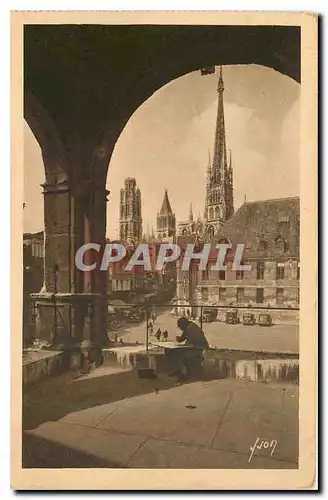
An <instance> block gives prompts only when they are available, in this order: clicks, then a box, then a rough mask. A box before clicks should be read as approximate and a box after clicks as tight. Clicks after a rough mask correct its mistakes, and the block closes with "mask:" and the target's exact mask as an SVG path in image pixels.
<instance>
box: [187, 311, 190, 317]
mask: <svg viewBox="0 0 328 500" xmlns="http://www.w3.org/2000/svg"><path fill="white" fill-rule="evenodd" d="M187 316H188V319H189V318H190V309H187Z"/></svg>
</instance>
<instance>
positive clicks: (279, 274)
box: [276, 263, 285, 280]
mask: <svg viewBox="0 0 328 500" xmlns="http://www.w3.org/2000/svg"><path fill="white" fill-rule="evenodd" d="M284 278H285V264H283V263H278V264H277V267H276V279H277V280H283V279H284Z"/></svg>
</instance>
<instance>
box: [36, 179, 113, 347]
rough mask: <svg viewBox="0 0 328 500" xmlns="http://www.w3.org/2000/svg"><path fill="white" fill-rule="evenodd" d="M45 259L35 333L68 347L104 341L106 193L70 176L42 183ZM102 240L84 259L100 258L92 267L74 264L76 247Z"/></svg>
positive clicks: (86, 261) (52, 342) (91, 260)
mask: <svg viewBox="0 0 328 500" xmlns="http://www.w3.org/2000/svg"><path fill="white" fill-rule="evenodd" d="M43 187H44V206H45V260H44V285H43V288H42V290H41V292H40V293H39V294H33V296H32V297H33V299H34V300H35V302H36V306H37V318H36V326H37V328H36V330H37V331H36V337H37V338H39V339H41V340H45V341H48V342H49V343H50V344H52V345H56V346H58V347H61V348H65V347H66V346H67V345H69V344H78V343H80V342H81V341H82V340H90V341H91V342H94V343H98V344H99V343H103V342H104V341H105V325H106V316H105V313H104V308H105V305H106V302H107V296H106V284H107V276H108V272H107V271H100V264H101V260H102V254H103V251H102V250H103V248H104V245H105V230H106V194H108V192H106V191H105V189H103V190H102V192H101V193H99V192H98V191H97V190H93V189H92V188H91V187H90V185H89V184H88V185H87V186H86V185H82V186H80V189H78V188H77V187H75V189H74V193H72V192H71V190H70V189H69V186H68V183H67V181H62V182H60V183H57V184H49V183H46V184H44V186H43ZM89 242H93V243H99V244H100V245H101V251H100V252H96V251H93V250H91V251H89V252H86V254H85V256H84V259H83V260H84V262H85V263H86V264H91V263H94V262H96V264H97V266H96V269H95V270H94V271H89V272H83V271H80V270H78V269H77V267H76V265H75V255H76V251H77V249H78V248H79V247H80V246H81V245H83V244H85V243H89Z"/></svg>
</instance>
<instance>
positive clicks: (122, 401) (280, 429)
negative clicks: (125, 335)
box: [23, 367, 298, 469]
mask: <svg viewBox="0 0 328 500" xmlns="http://www.w3.org/2000/svg"><path fill="white" fill-rule="evenodd" d="M23 427H24V435H23V466H24V467H56V468H58V467H105V468H108V467H132V468H138V467H139V468H140V467H144V468H163V467H164V468H242V469H249V468H251V469H254V468H264V469H293V468H297V461H298V387H297V386H295V385H289V384H288V385H280V384H277V385H273V384H261V383H251V382H243V381H239V380H233V379H224V380H208V381H199V382H192V383H186V384H182V385H177V384H176V383H175V382H174V381H173V380H172V379H169V378H161V379H157V380H153V381H151V380H140V379H138V378H137V376H136V374H135V373H134V372H132V371H124V370H120V369H113V368H110V367H100V368H98V369H97V370H95V371H94V372H92V373H91V374H89V375H86V376H82V377H76V376H75V378H74V375H72V374H71V373H70V374H64V375H62V376H60V377H56V378H53V379H47V380H44V381H43V382H42V383H41V384H40V385H38V386H35V387H32V388H30V389H29V390H28V391H26V392H25V394H24V415H23ZM257 438H259V439H260V441H261V440H262V439H263V440H266V441H267V442H269V443H271V441H272V440H276V441H277V445H276V447H275V450H274V452H273V454H272V456H271V451H272V448H269V449H264V448H262V449H261V450H259V449H256V450H255V452H254V454H253V457H252V458H251V460H250V461H249V459H250V447H251V446H253V444H254V443H255V442H256V440H257ZM260 441H259V442H258V443H260Z"/></svg>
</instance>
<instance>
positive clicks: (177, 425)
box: [99, 382, 230, 446]
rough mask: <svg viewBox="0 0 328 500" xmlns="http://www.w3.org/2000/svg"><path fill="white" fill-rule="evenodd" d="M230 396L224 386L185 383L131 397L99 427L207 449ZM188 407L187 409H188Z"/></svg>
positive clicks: (218, 384)
mask: <svg viewBox="0 0 328 500" xmlns="http://www.w3.org/2000/svg"><path fill="white" fill-rule="evenodd" d="M229 394H230V390H229V388H227V387H226V384H223V383H222V386H221V387H220V382H217V384H216V385H214V384H203V383H201V382H199V383H195V384H189V385H188V384H186V385H183V386H180V387H176V388H174V389H170V390H169V391H160V392H159V393H158V394H154V393H153V394H147V395H143V396H138V397H136V398H132V399H130V400H128V401H126V403H125V404H124V405H122V406H120V407H119V408H118V409H117V411H115V412H114V413H112V414H111V415H110V416H109V417H108V418H106V419H105V420H104V421H103V422H102V423H101V424H100V425H99V427H100V428H102V429H107V430H114V431H118V432H122V431H124V432H127V433H131V434H138V435H144V436H147V437H150V438H156V439H168V440H170V441H176V442H182V443H190V444H198V445H204V446H209V445H210V443H211V442H212V439H213V436H214V434H215V432H216V428H217V425H218V422H219V420H220V418H221V416H222V414H223V412H224V408H225V405H226V402H227V400H228V397H229ZM188 407H189V408H188Z"/></svg>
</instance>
